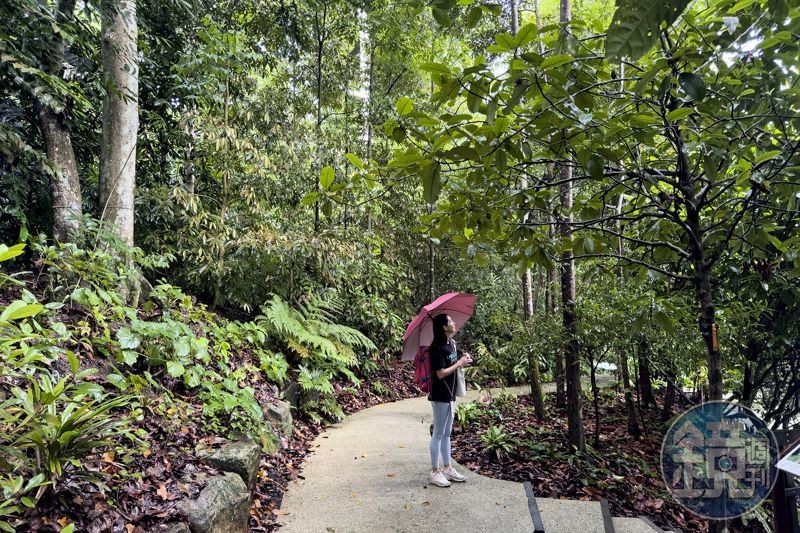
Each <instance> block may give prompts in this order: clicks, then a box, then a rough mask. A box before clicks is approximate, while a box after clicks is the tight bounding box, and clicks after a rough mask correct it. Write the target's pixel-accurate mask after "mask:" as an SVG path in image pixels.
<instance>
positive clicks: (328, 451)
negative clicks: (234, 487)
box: [279, 380, 610, 533]
mask: <svg viewBox="0 0 800 533" xmlns="http://www.w3.org/2000/svg"><path fill="white" fill-rule="evenodd" d="M605 381H608V380H605ZM548 385H552V384H548ZM552 388H553V387H552V386H549V387H547V386H546V389H545V390H546V392H549V391H551V390H552ZM507 390H508V392H512V393H515V394H519V393H527V391H528V390H529V389H528V387H517V388H511V389H507ZM493 392H494V393H495V394H496V393H497V391H493ZM476 398H477V392H475V391H472V392H471V393H470V395H469V396H467V398H466V401H471V400H474V399H476ZM432 418H433V416H432V413H431V407H430V404H429V402H428V401H427V399H426V398H424V397H421V398H413V399H410V400H403V401H399V402H394V403H389V404H383V405H378V406H375V407H371V408H369V409H365V410H364V411H360V412H358V413H356V414H354V415H352V416H349V417H348V418H347V419H345V420H344V421H343V422H341V423H339V424H336V425H334V426H332V427H331V428H329V429H328V430H326V431H325V432H324V433H322V434H320V435H319V436H318V437H317V439H316V440H315V441H314V443H313V444H312V450H313V453H311V454H310V455H309V457H308V459H307V461H306V463H305V465H304V466H303V477H304V478H305V479H298V480H296V481H293V482H292V483H291V484H290V485H289V487H288V489H287V491H286V493H285V494H284V499H283V503H282V506H281V511H282V512H284V513H286V514H285V515H282V516H281V517H280V519H279V523H280V524H281V526H282V527H281V529H280V531H281V533H310V532H323V533H351V532H352V533H355V532H358V533H360V532H429V531H452V532H459V533H469V532H483V531H496V532H502V533H516V532H519V533H531V532H532V531H533V529H534V528H533V522H532V518H531V512H530V508H529V500H528V497H527V494H526V491H525V488H524V486H523V485H522V484H521V483H515V482H509V481H501V480H496V479H491V478H487V477H484V476H480V475H477V474H474V473H472V472H470V471H468V470H466V469H464V468H461V467H459V470H460V471H461V472H463V473H464V474H465V475H466V476H467V481H466V483H459V484H457V483H453V484H452V486H451V487H449V488H440V487H435V486H432V485H429V484H428V472H429V466H428V465H429V461H430V459H429V455H428V442H429V440H430V434H429V430H428V427H429V424H430V423H431V422H432ZM536 500H537V501H538V502H539V507H540V508H541V511H542V516H543V517H544V518H545V521H546V524H548V523H549V525H548V526H547V531H548V532H550V531H554V532H557V531H564V532H567V531H569V532H571V533H574V532H577V531H581V532H587V533H588V532H595V531H596V532H598V533H604V532H605V529H604V526H603V516H602V514H601V510H600V504H599V503H597V502H574V503H575V504H590V505H588V506H585V505H584V506H581V508H580V509H581V512H578V513H576V512H575V509H568V508H567V506H568V505H569V502H567V501H565V500H547V501H545V500H543V499H536ZM609 521H610V518H609ZM576 527H578V528H579V529H574V528H576Z"/></svg>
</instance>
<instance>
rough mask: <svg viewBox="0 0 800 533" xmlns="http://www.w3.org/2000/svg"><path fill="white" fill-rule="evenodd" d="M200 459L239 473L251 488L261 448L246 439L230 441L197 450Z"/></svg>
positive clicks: (253, 485) (224, 470) (255, 475)
mask: <svg viewBox="0 0 800 533" xmlns="http://www.w3.org/2000/svg"><path fill="white" fill-rule="evenodd" d="M197 455H198V457H200V459H201V460H202V461H203V462H205V463H207V464H210V465H211V466H213V467H214V468H216V469H218V470H222V471H223V472H234V473H236V474H239V475H240V476H241V478H242V480H243V481H244V483H245V485H246V486H247V488H248V490H253V487H255V485H256V478H257V476H258V465H259V463H260V462H261V448H260V447H259V446H258V444H254V443H252V442H247V441H237V442H230V443H228V444H226V445H224V446H223V447H222V448H218V449H216V450H204V449H200V450H198V451H197Z"/></svg>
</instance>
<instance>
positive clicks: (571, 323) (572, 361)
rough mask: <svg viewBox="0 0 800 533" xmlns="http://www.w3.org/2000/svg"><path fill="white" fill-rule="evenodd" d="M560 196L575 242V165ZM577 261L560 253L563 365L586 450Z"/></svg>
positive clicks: (572, 432)
mask: <svg viewBox="0 0 800 533" xmlns="http://www.w3.org/2000/svg"><path fill="white" fill-rule="evenodd" d="M571 19H572V12H571V9H570V0H561V16H560V21H561V23H562V25H563V26H562V29H561V31H562V32H565V33H566V31H567V27H566V25H567V23H568V22H570V20H571ZM559 177H560V178H561V181H562V184H561V187H560V197H561V239H562V242H567V243H569V242H571V241H572V182H571V181H570V180H571V179H572V167H571V166H570V165H568V164H567V165H562V166H561V168H560V169H559ZM575 298H576V297H575V260H574V259H573V257H572V250H571V249H570V248H569V247H568V249H567V250H565V251H564V252H563V254H562V256H561V303H562V310H561V312H562V317H563V320H564V335H565V336H566V342H565V343H564V366H565V377H566V385H567V425H568V428H569V429H568V433H569V444H570V446H571V447H572V448H574V449H576V450H578V451H584V450H585V449H586V441H585V437H584V433H583V415H582V414H581V404H582V398H581V361H580V355H579V353H578V339H577V316H576V314H575Z"/></svg>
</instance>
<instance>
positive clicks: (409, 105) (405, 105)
mask: <svg viewBox="0 0 800 533" xmlns="http://www.w3.org/2000/svg"><path fill="white" fill-rule="evenodd" d="M394 108H395V109H396V110H397V114H399V115H400V116H401V117H404V116H406V115H408V114H409V113H411V112H412V111H414V101H413V100H412V99H411V98H408V97H406V96H403V97H400V98H398V99H397V103H395V105H394Z"/></svg>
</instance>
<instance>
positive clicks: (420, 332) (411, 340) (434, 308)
mask: <svg viewBox="0 0 800 533" xmlns="http://www.w3.org/2000/svg"><path fill="white" fill-rule="evenodd" d="M477 300H478V297H477V296H475V295H474V294H467V293H465V292H448V293H447V294H443V295H441V296H439V297H438V298H436V299H435V300H434V301H432V302H431V303H429V304H428V305H426V306H424V307H423V308H422V309H421V310H420V312H419V313H418V314H417V316H416V317H414V320H412V321H411V323H410V324H409V325H408V327H407V328H406V332H405V333H404V334H403V356H402V357H401V358H400V360H401V361H411V360H413V359H414V356H415V355H416V354H417V350H418V349H419V347H420V346H430V344H431V342H432V341H433V326H432V319H433V317H435V316H436V315H439V314H442V313H447V314H448V315H450V317H451V318H452V319H453V322H455V324H456V331H458V330H459V329H461V328H462V327H463V326H464V324H466V322H467V320H469V319H470V317H471V316H472V314H473V313H474V312H475V302H476V301H477Z"/></svg>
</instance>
